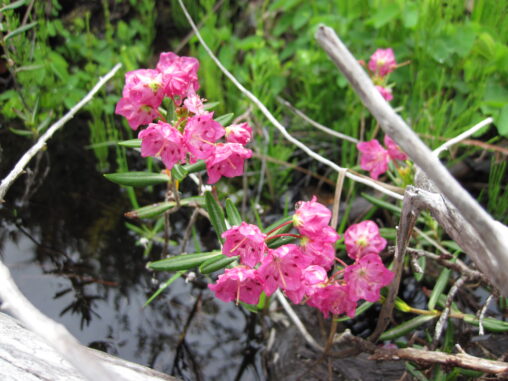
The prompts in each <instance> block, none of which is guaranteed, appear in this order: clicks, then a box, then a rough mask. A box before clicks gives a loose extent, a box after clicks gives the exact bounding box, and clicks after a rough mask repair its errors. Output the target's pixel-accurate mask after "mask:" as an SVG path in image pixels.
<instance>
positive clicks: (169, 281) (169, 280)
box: [143, 271, 185, 307]
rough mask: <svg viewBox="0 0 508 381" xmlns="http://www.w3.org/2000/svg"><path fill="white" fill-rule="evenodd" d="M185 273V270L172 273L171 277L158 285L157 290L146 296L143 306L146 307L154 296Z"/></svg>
mask: <svg viewBox="0 0 508 381" xmlns="http://www.w3.org/2000/svg"><path fill="white" fill-rule="evenodd" d="M184 273H185V271H178V272H177V273H176V274H175V275H173V276H172V277H171V278H169V279H168V280H167V281H166V282H165V283H164V284H163V285H161V286H160V287H159V289H158V290H157V291H155V292H154V293H153V294H152V296H150V298H148V300H147V301H146V302H145V304H144V305H143V307H146V306H148V305H149V304H150V303H151V302H152V301H153V300H154V299H155V298H156V297H158V296H159V295H160V294H161V293H163V292H164V290H165V289H166V288H168V287H169V286H171V284H172V283H173V282H174V281H175V280H177V279H178V278H180V277H181V276H182V275H183V274H184Z"/></svg>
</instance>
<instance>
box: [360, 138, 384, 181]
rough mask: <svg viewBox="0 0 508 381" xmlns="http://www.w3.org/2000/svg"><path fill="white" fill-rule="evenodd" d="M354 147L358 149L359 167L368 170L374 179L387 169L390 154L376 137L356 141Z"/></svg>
mask: <svg viewBox="0 0 508 381" xmlns="http://www.w3.org/2000/svg"><path fill="white" fill-rule="evenodd" d="M356 147H357V148H358V150H359V151H360V167H361V168H362V169H364V170H366V171H369V172H370V177H372V178H373V179H374V180H377V179H378V178H379V175H382V174H383V173H385V172H386V171H387V170H388V162H389V161H390V156H388V151H387V150H385V149H384V148H383V146H382V145H381V144H379V142H378V141H377V140H376V139H373V140H371V141H368V142H361V143H358V144H357V145H356Z"/></svg>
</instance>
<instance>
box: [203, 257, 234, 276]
mask: <svg viewBox="0 0 508 381" xmlns="http://www.w3.org/2000/svg"><path fill="white" fill-rule="evenodd" d="M237 259H238V257H226V256H225V255H219V256H217V257H213V258H210V259H208V260H206V261H205V262H203V263H202V264H201V266H199V272H200V273H201V274H209V273H213V272H214V271H218V270H221V269H223V268H224V267H226V266H228V265H230V264H231V263H233V262H234V261H236V260H237Z"/></svg>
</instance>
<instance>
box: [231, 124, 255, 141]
mask: <svg viewBox="0 0 508 381" xmlns="http://www.w3.org/2000/svg"><path fill="white" fill-rule="evenodd" d="M251 138H252V128H251V127H250V126H249V125H248V124H247V123H240V124H232V125H231V126H229V127H226V141H227V142H228V143H240V144H242V145H245V144H247V143H248V142H250V139H251Z"/></svg>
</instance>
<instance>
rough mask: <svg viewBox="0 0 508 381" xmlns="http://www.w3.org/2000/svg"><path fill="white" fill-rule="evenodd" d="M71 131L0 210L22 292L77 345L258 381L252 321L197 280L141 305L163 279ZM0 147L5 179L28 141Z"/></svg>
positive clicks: (5, 252)
mask: <svg viewBox="0 0 508 381" xmlns="http://www.w3.org/2000/svg"><path fill="white" fill-rule="evenodd" d="M76 127H77V126H76V124H74V126H72V124H71V125H70V126H67V127H66V128H67V129H64V130H63V131H61V132H60V133H59V134H57V136H55V138H54V139H53V141H51V142H50V143H49V144H48V150H47V151H46V152H45V153H44V154H43V156H42V157H41V159H40V165H39V171H35V161H34V162H33V163H32V164H31V167H32V168H33V169H34V171H35V172H34V173H33V175H32V176H26V175H25V176H23V177H22V178H20V179H18V181H17V182H16V184H15V185H14V186H13V187H12V188H11V190H10V191H9V193H8V195H7V197H6V201H7V202H6V203H5V204H4V205H3V206H1V207H0V208H1V209H0V217H1V226H2V229H1V232H0V256H1V257H2V259H3V261H4V262H5V263H6V264H7V266H8V267H9V268H10V269H11V271H12V275H13V277H14V279H15V281H16V283H17V284H18V286H19V287H20V289H21V291H22V292H23V293H24V294H25V295H26V296H27V297H28V299H29V300H30V301H31V302H32V303H33V304H34V305H35V306H36V307H37V308H39V309H40V310H41V311H42V312H43V313H45V314H46V315H48V316H49V317H51V318H53V319H55V320H57V321H59V322H61V323H63V324H64V325H65V326H66V327H67V328H68V329H69V331H70V332H71V333H72V334H73V335H74V336H76V337H77V338H78V340H79V341H80V342H81V343H82V344H84V345H87V346H91V347H94V348H97V349H101V350H104V351H106V352H108V353H112V354H115V355H118V356H120V357H122V358H124V359H127V360H130V361H134V362H137V363H140V364H144V365H147V366H150V367H152V368H154V369H157V370H160V371H163V372H166V373H168V374H173V375H176V376H179V377H181V378H183V379H189V380H199V379H206V380H224V379H228V380H229V379H231V380H233V379H242V380H244V379H245V380H249V379H264V376H263V375H262V373H263V371H262V363H261V362H262V359H261V357H260V355H259V354H258V353H259V352H258V348H259V345H260V344H258V343H257V342H258V340H257V339H256V338H257V336H259V334H260V332H259V331H260V328H259V326H258V325H257V324H256V317H255V316H252V315H251V314H250V313H247V312H245V311H243V310H241V309H240V308H237V307H235V306H234V305H233V304H226V303H222V302H221V301H218V300H216V299H215V298H214V297H213V295H212V294H211V293H210V292H209V291H208V290H207V288H206V287H205V286H204V285H205V284H206V283H205V282H203V280H200V279H198V281H197V282H194V283H186V282H185V281H184V280H183V279H179V280H178V281H176V282H175V283H174V284H173V285H171V286H170V287H169V288H168V289H167V290H166V291H165V292H164V293H163V294H162V296H160V297H159V298H158V299H156V300H155V301H154V302H153V303H152V304H151V305H149V306H148V307H146V308H143V304H144V303H145V301H146V300H147V298H148V297H149V296H150V295H151V294H152V293H153V292H154V291H155V290H156V289H157V286H158V284H159V283H160V282H164V281H165V280H166V279H168V278H169V277H170V276H171V275H172V274H152V273H151V272H149V271H148V270H146V268H145V264H146V262H147V259H145V258H143V249H142V247H140V246H139V245H137V244H136V237H134V236H133V235H132V234H131V233H130V232H129V231H128V229H126V227H125V221H126V220H125V218H124V217H123V213H124V212H126V211H128V210H129V208H130V205H129V203H128V202H127V201H126V197H124V196H125V195H124V194H123V193H122V191H121V190H120V189H119V187H118V186H116V185H114V184H111V183H109V182H108V181H107V180H105V179H104V178H103V177H102V175H101V174H99V173H98V172H97V171H96V168H95V166H96V163H95V158H94V156H93V153H92V152H91V151H89V150H86V149H84V148H83V146H84V145H85V144H86V138H87V132H86V130H83V129H78V128H76ZM79 142H81V143H79ZM0 144H1V146H2V161H1V176H2V177H4V176H5V174H6V173H7V172H8V170H9V169H10V168H11V167H12V166H13V165H14V163H15V160H16V159H17V158H18V157H19V156H20V155H21V154H22V152H23V149H25V146H27V144H28V142H27V141H26V140H24V139H21V138H18V137H14V136H10V135H5V134H4V135H3V136H2V137H1V140H0ZM45 168H49V172H47V174H44V172H45ZM27 178H31V179H32V180H33V181H32V182H31V183H27V182H26V179H27ZM139 196H140V200H141V202H143V201H146V199H149V198H150V197H152V196H151V195H145V194H140V195H139ZM204 228H205V229H207V227H206V226H205V227H204ZM160 250H161V247H155V249H154V253H155V254H156V255H160Z"/></svg>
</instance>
